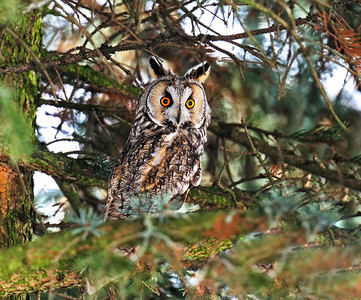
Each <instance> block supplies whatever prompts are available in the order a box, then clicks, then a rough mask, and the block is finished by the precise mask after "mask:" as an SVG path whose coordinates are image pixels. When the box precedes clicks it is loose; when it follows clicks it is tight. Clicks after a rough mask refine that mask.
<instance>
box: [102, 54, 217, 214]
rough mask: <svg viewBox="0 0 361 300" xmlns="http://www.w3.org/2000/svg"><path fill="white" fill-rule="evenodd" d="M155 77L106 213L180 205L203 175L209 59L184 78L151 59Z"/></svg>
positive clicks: (122, 156)
mask: <svg viewBox="0 0 361 300" xmlns="http://www.w3.org/2000/svg"><path fill="white" fill-rule="evenodd" d="M149 63H150V66H151V68H152V70H153V72H154V74H155V77H156V79H155V80H154V81H153V82H151V83H150V84H149V85H148V86H147V87H146V88H145V90H144V93H143V94H141V95H140V96H139V98H138V103H137V110H136V116H135V120H134V123H133V126H132V129H131V132H130V135H129V138H128V141H127V143H126V145H125V147H124V149H123V151H122V152H121V154H120V156H119V159H118V161H117V163H116V164H115V166H114V169H113V172H112V175H111V177H110V180H109V185H108V197H107V202H106V207H105V209H104V218H105V219H106V220H113V219H119V218H125V217H130V216H138V215H140V214H148V213H149V214H153V213H159V212H163V211H167V210H171V211H175V210H178V209H179V208H180V207H181V206H182V204H183V202H184V200H185V198H186V196H187V193H188V190H189V188H190V187H191V186H197V185H198V184H199V183H200V179H201V157H202V155H203V152H204V144H205V142H206V140H207V136H206V130H207V126H208V124H209V122H210V108H209V105H208V103H207V99H206V94H205V92H204V89H203V86H202V82H204V80H205V79H206V77H207V76H208V73H209V70H210V66H209V64H208V63H204V64H202V65H200V66H198V67H196V68H194V69H191V70H190V71H189V72H187V74H186V75H185V76H183V77H177V76H176V75H174V74H173V73H171V72H170V71H166V70H165V69H164V68H163V67H162V65H161V64H159V63H158V62H157V60H156V59H155V58H154V57H151V58H150V60H149Z"/></svg>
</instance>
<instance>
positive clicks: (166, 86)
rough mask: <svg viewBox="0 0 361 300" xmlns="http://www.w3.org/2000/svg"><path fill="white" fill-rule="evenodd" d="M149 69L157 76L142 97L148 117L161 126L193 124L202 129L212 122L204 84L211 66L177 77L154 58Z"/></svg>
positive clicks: (198, 68)
mask: <svg viewBox="0 0 361 300" xmlns="http://www.w3.org/2000/svg"><path fill="white" fill-rule="evenodd" d="M149 62H150V66H151V68H152V70H153V72H154V74H155V76H156V77H157V79H156V80H154V81H153V82H152V83H151V84H150V85H149V86H148V88H147V90H146V93H145V94H144V95H143V97H142V98H141V101H143V102H144V103H139V104H140V105H144V106H145V108H146V111H147V113H148V115H149V117H150V118H151V119H152V121H153V122H155V123H157V124H158V125H160V126H168V125H169V122H171V123H172V124H173V125H174V126H176V127H182V125H184V124H187V125H191V126H192V127H194V128H200V127H201V126H202V125H203V124H204V123H205V122H206V121H208V119H209V113H210V108H209V106H208V103H207V98H206V94H205V91H204V89H203V86H202V82H203V81H205V79H206V77H207V76H208V73H209V70H210V66H209V64H208V63H205V64H202V65H200V66H198V67H196V68H193V69H191V70H190V71H188V72H187V73H186V75H185V76H184V77H181V78H179V77H177V76H175V75H174V74H172V73H171V72H170V71H165V70H164V69H163V67H162V65H160V64H159V63H158V62H157V61H156V60H155V58H153V57H152V58H150V61H149Z"/></svg>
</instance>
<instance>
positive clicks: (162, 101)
mask: <svg viewBox="0 0 361 300" xmlns="http://www.w3.org/2000/svg"><path fill="white" fill-rule="evenodd" d="M160 104H162V106H164V107H167V106H169V105H171V104H172V100H171V99H170V98H168V97H162V98H161V99H160Z"/></svg>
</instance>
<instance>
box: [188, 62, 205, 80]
mask: <svg viewBox="0 0 361 300" xmlns="http://www.w3.org/2000/svg"><path fill="white" fill-rule="evenodd" d="M210 72H211V65H210V64H209V63H208V62H204V63H201V64H200V65H198V66H195V67H194V68H192V69H190V70H188V72H187V73H186V74H185V75H184V77H187V78H190V79H196V80H198V81H200V82H202V83H204V82H205V81H206V80H207V78H208V76H209V74H210Z"/></svg>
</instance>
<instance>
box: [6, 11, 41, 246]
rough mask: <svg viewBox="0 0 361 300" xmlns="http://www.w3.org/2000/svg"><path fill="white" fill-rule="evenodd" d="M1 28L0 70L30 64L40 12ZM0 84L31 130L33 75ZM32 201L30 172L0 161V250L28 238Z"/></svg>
mask: <svg viewBox="0 0 361 300" xmlns="http://www.w3.org/2000/svg"><path fill="white" fill-rule="evenodd" d="M15 23H16V24H15ZM4 28H5V29H4V30H2V32H1V33H0V40H1V41H2V42H1V46H0V47H1V48H0V66H1V67H2V66H9V65H18V64H24V63H29V62H33V61H34V56H37V57H39V56H40V53H41V47H42V20H41V14H40V13H37V12H31V13H26V14H25V15H24V16H23V17H22V19H21V20H19V21H17V22H14V24H12V25H8V26H6V27H4ZM0 84H1V86H2V87H4V86H5V87H8V88H10V89H12V90H13V91H14V94H13V98H12V100H13V101H14V102H15V103H16V104H17V106H18V107H19V108H20V109H22V110H23V111H24V113H25V115H26V117H27V118H28V120H29V123H30V124H31V126H32V127H34V123H35V115H36V104H35V103H36V101H35V99H36V98H37V97H38V94H39V91H38V79H37V76H36V74H35V72H34V71H30V72H24V73H20V74H6V75H4V76H2V77H0ZM0 100H2V99H0ZM0 130H1V128H0ZM34 136H35V135H34ZM32 138H34V137H32ZM33 198H34V195H33V172H32V171H28V170H25V169H23V168H21V167H18V166H16V165H14V163H13V162H10V161H0V248H6V247H11V246H14V245H17V244H20V243H23V242H25V241H28V240H30V239H31V235H32V232H33V225H34V223H35V220H36V219H35V213H34V211H33V206H32V203H33Z"/></svg>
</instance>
